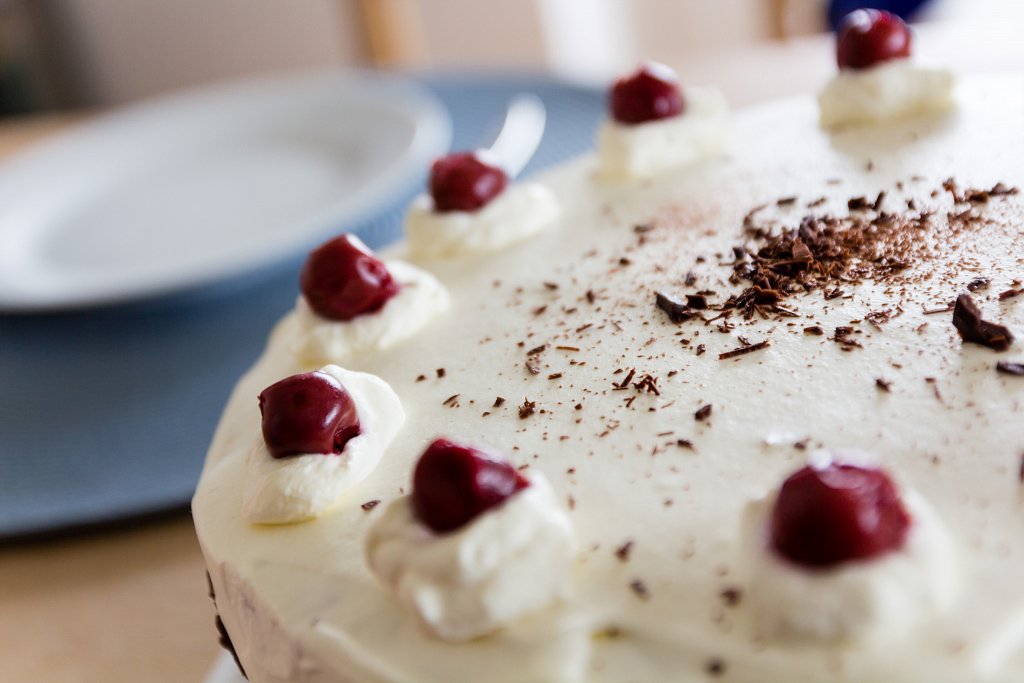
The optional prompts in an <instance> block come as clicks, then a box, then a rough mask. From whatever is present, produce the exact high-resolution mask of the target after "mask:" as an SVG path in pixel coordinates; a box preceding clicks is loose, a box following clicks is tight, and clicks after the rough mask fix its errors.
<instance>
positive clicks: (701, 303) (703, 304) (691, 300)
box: [686, 294, 708, 311]
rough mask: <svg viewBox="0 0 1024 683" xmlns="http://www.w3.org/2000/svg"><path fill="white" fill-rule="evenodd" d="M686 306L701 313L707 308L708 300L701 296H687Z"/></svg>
mask: <svg viewBox="0 0 1024 683" xmlns="http://www.w3.org/2000/svg"><path fill="white" fill-rule="evenodd" d="M686 305H687V306H689V307H690V308H692V309H695V310H698V311H703V310H704V309H706V308H707V307H708V298H707V297H706V296H704V295H703V294H687V295H686Z"/></svg>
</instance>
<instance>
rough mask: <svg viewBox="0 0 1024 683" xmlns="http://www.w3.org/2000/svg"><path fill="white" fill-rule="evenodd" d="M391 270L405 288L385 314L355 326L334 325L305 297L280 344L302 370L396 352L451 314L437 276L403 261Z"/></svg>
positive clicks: (393, 264)
mask: <svg viewBox="0 0 1024 683" xmlns="http://www.w3.org/2000/svg"><path fill="white" fill-rule="evenodd" d="M385 266H387V269H388V272H390V273H391V277H393V278H394V279H395V281H396V282H398V283H399V285H401V288H400V289H399V290H398V293H397V294H395V296H393V297H391V298H390V299H388V301H387V302H386V303H385V304H384V306H383V307H382V308H381V309H380V310H379V311H376V312H374V313H367V314H365V315H360V316H358V317H355V318H353V319H352V320H329V319H327V318H324V317H322V316H320V315H319V314H317V313H316V312H315V311H314V310H313V309H312V308H310V306H309V304H308V303H307V302H306V299H305V297H303V296H301V295H300V296H299V299H298V301H297V302H296V303H295V310H294V311H293V312H292V314H291V315H290V316H289V317H288V318H286V319H285V321H283V323H282V327H283V328H284V329H282V330H281V331H280V332H279V333H275V335H274V339H275V340H280V341H281V343H283V344H285V345H287V346H288V352H290V353H293V354H295V356H296V357H297V358H298V359H299V360H300V362H301V363H302V364H304V365H321V364H324V363H330V362H334V361H337V360H339V359H342V358H345V357H346V356H349V355H350V354H353V353H357V352H360V351H373V350H378V349H386V348H388V347H390V346H393V345H395V344H397V343H399V342H401V341H403V340H405V339H408V338H409V337H412V336H413V335H415V334H416V333H417V332H419V331H420V330H421V329H423V328H424V327H425V326H426V325H427V323H429V322H430V321H431V320H433V319H434V318H436V317H437V316H439V315H441V314H442V313H444V312H445V311H446V310H448V305H449V299H448V291H447V290H446V289H445V288H444V286H443V285H442V284H441V283H440V282H438V281H437V278H435V277H434V276H433V275H431V274H430V273H428V272H427V271H425V270H422V269H420V268H417V267H416V266H413V265H410V264H408V263H405V262H403V261H387V262H386V263H385Z"/></svg>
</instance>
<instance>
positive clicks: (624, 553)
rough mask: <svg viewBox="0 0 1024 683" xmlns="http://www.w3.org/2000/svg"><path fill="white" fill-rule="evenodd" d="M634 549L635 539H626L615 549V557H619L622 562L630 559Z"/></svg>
mask: <svg viewBox="0 0 1024 683" xmlns="http://www.w3.org/2000/svg"><path fill="white" fill-rule="evenodd" d="M632 550H633V541H626V542H625V543H623V544H622V545H620V546H619V547H618V548H616V549H615V557H617V558H619V560H621V561H622V562H628V561H629V553H630V552H631V551H632Z"/></svg>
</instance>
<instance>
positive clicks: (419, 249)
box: [405, 183, 559, 257]
mask: <svg viewBox="0 0 1024 683" xmlns="http://www.w3.org/2000/svg"><path fill="white" fill-rule="evenodd" d="M558 215H559V206H558V200H557V199H556V198H555V195H554V193H553V192H552V191H551V189H550V188H548V187H547V186H546V185H541V184H539V183H519V184H516V185H510V186H509V187H508V188H507V189H506V190H505V191H504V192H502V193H501V194H500V195H498V196H497V197H495V198H494V199H493V200H492V201H491V202H490V203H489V204H487V205H486V206H484V207H482V208H480V209H478V210H476V211H445V212H443V213H442V212H438V211H435V210H434V202H433V200H432V199H431V198H430V197H429V196H428V195H426V194H423V195H420V196H419V197H417V198H416V199H415V201H413V203H412V206H410V207H409V213H408V214H407V215H406V217H405V237H406V239H407V240H408V242H409V250H410V251H411V252H412V253H413V254H416V255H418V256H425V257H444V256H457V255H460V254H474V253H481V252H489V251H497V250H499V249H503V248H505V247H508V246H511V245H513V244H517V243H519V242H522V241H523V240H526V239H527V238H529V237H531V236H532V235H535V234H537V233H539V232H541V231H542V230H544V229H545V228H547V227H549V226H551V225H552V224H554V223H555V221H556V220H557V219H558Z"/></svg>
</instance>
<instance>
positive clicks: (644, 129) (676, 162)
mask: <svg viewBox="0 0 1024 683" xmlns="http://www.w3.org/2000/svg"><path fill="white" fill-rule="evenodd" d="M683 97H684V98H685V103H686V104H685V108H684V109H683V113H682V114H680V115H679V116H673V117H671V118H667V119H660V120H657V121H648V122H646V123H639V124H634V125H628V124H624V123H619V122H617V121H614V120H611V119H609V120H608V121H605V122H604V124H603V125H602V126H601V129H600V130H599V131H598V138H597V154H598V169H599V172H600V173H601V174H602V175H604V176H606V177H609V178H617V179H630V178H646V177H651V176H656V175H659V174H662V173H665V172H666V171H669V170H672V169H675V168H680V167H683V166H688V165H690V164H694V163H696V162H699V161H703V160H704V159H708V158H711V157H714V156H718V155H719V154H721V153H722V152H723V151H724V150H725V148H726V145H727V143H728V138H729V135H728V132H729V105H728V103H727V102H726V101H725V96H724V95H722V93H721V92H719V91H718V90H714V89H711V88H698V87H688V88H685V89H684V90H683Z"/></svg>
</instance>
